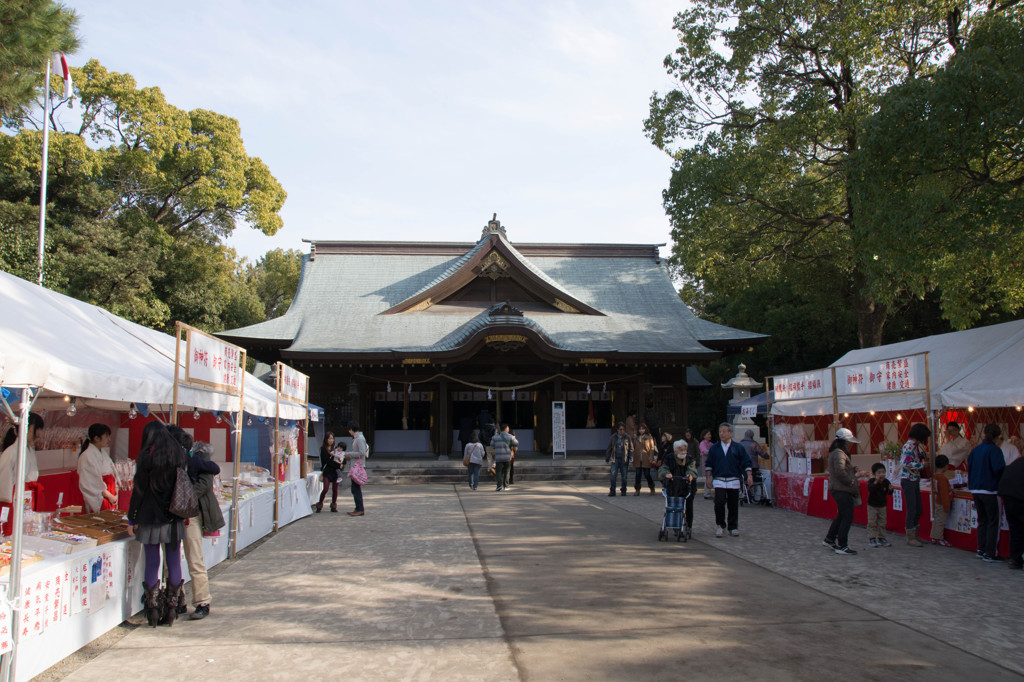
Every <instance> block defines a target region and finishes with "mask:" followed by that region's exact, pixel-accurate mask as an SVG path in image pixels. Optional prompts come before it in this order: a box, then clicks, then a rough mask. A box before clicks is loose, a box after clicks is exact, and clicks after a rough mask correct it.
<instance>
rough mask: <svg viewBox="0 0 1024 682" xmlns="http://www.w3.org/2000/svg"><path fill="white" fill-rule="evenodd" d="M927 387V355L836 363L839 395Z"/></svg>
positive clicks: (889, 391) (890, 391)
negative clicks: (857, 363) (925, 356)
mask: <svg viewBox="0 0 1024 682" xmlns="http://www.w3.org/2000/svg"><path fill="white" fill-rule="evenodd" d="M923 388H925V376H924V356H923V355H911V356H908V357H903V358H892V359H890V360H879V361H877V362H869V363H866V364H862V365H849V366H846V367H836V393H838V394H839V395H858V394H861V395H862V394H865V393H892V392H894V391H912V390H914V389H923Z"/></svg>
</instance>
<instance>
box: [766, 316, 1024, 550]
mask: <svg viewBox="0 0 1024 682" xmlns="http://www.w3.org/2000/svg"><path fill="white" fill-rule="evenodd" d="M1021 357H1024V320H1017V321H1014V322H1008V323H1005V324H998V325H992V326H989V327H981V328H978V329H971V330H966V331H962V332H953V333H950V334H940V335H936V336H930V337H925V338H921V339H914V340H911V341H905V342H902V343H897V344H890V345H887V346H880V347H877V348H866V349H859V350H855V351H851V352H850V353H847V354H846V355H844V356H843V357H841V358H839V359H838V360H837V361H836V362H835V363H833V364H832V365H831V366H830V367H828V368H825V369H822V370H812V371H808V372H803V373H799V374H793V375H787V376H780V377H773V378H772V379H773V383H774V390H775V393H774V397H775V398H776V399H774V400H773V401H772V402H771V405H770V412H771V415H770V420H771V427H772V428H771V435H772V453H773V463H774V467H773V468H774V469H775V473H774V479H775V502H776V504H777V505H778V506H780V507H784V508H788V509H792V510H795V511H800V512H802V513H807V514H811V515H815V516H822V517H823V518H830V517H832V516H834V514H835V504H834V502H832V501H831V499H829V498H828V494H827V482H826V480H827V477H826V476H825V474H824V470H825V467H824V464H825V461H826V458H827V454H828V453H827V448H828V444H829V442H830V441H831V438H832V435H833V434H834V433H835V430H836V429H837V428H838V427H839V426H843V427H846V428H849V429H850V430H851V431H853V433H854V434H855V435H856V436H857V438H858V439H859V440H860V441H861V442H860V444H859V445H856V446H855V448H854V451H853V452H854V454H853V461H854V464H855V465H857V466H859V467H860V469H861V470H864V471H867V470H869V469H870V466H871V465H872V464H873V463H875V462H883V463H884V464H885V465H886V469H887V472H888V474H889V476H890V478H891V479H892V480H893V481H894V483H898V474H897V471H896V469H897V463H896V460H897V459H898V456H899V451H900V448H901V447H902V445H903V443H904V442H905V441H906V440H907V438H908V432H909V430H910V427H911V425H912V424H914V423H925V424H927V425H928V426H929V428H931V430H932V434H933V438H932V443H931V446H932V450H931V457H932V459H934V456H935V452H936V451H937V450H938V448H940V447H941V446H943V445H944V444H945V441H946V428H945V427H946V425H947V424H949V423H951V422H955V423H957V424H959V425H960V426H961V427H962V430H963V434H964V436H965V437H966V438H967V439H968V440H969V441H970V442H971V444H972V445H973V444H976V443H977V442H979V441H980V439H981V432H982V429H983V427H984V425H985V424H987V423H996V424H999V425H1000V426H1001V428H1002V430H1003V433H1004V434H1006V435H1007V436H1011V435H1015V436H1021V435H1024V409H1022V406H1024V367H1022V365H1021V363H1020V358H1021ZM949 475H950V476H952V477H955V476H960V477H961V479H962V482H963V483H966V475H965V473H964V472H963V471H959V472H958V471H956V470H954V471H951V472H950V474H949ZM956 483H958V481H954V484H956ZM921 490H922V497H923V503H924V511H925V513H924V515H923V517H922V519H921V529H920V534H921V535H925V536H926V535H927V533H928V531H929V530H930V526H931V515H930V510H931V501H930V492H929V491H930V485H929V481H928V480H925V481H923V482H922V486H921ZM865 497H866V496H865ZM857 513H858V514H860V515H864V514H865V513H866V511H865V510H864V508H860V509H858V511H857ZM903 520H904V518H903V510H902V500H901V499H900V496H899V494H898V492H897V495H894V496H893V499H892V500H891V501H890V509H889V513H888V527H889V528H890V529H891V530H897V531H899V532H902V530H903ZM855 521H857V522H858V523H863V522H864V519H863V518H860V517H855ZM976 526H977V521H976V514H975V512H974V508H973V501H972V499H971V496H970V494H969V493H968V492H966V491H965V490H964V489H962V488H961V489H958V490H956V491H955V492H954V503H953V509H952V510H951V512H950V516H949V519H948V521H947V523H946V529H947V530H948V531H949V532H947V533H946V539H947V540H948V541H949V542H951V543H952V544H953V545H954V546H957V547H961V548H963V549H970V550H973V549H976V548H977V544H976V534H975V528H976ZM1002 528H1003V530H1005V529H1006V522H1005V519H1004V520H1003V525H1002ZM1002 535H1003V537H1001V540H1000V546H1001V548H1002V550H1005V545H1006V542H1007V539H1006V537H1005V533H1004V534H1002Z"/></svg>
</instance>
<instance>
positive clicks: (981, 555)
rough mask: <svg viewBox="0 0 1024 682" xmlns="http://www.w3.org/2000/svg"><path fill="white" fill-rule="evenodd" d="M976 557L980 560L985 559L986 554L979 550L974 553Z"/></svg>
mask: <svg viewBox="0 0 1024 682" xmlns="http://www.w3.org/2000/svg"><path fill="white" fill-rule="evenodd" d="M974 556H976V557H978V558H979V559H984V558H985V553H984V552H982V551H981V550H980V549H979V550H978V551H977V552H975V553H974Z"/></svg>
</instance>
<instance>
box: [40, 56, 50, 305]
mask: <svg viewBox="0 0 1024 682" xmlns="http://www.w3.org/2000/svg"><path fill="white" fill-rule="evenodd" d="M52 62H53V56H52V55H50V57H49V58H48V59H47V60H46V81H44V83H43V172H42V181H41V182H40V184H39V244H38V246H37V247H36V256H37V258H38V269H39V286H42V285H43V246H44V245H45V238H46V170H47V165H48V163H47V162H48V161H49V158H50V64H51V63H52Z"/></svg>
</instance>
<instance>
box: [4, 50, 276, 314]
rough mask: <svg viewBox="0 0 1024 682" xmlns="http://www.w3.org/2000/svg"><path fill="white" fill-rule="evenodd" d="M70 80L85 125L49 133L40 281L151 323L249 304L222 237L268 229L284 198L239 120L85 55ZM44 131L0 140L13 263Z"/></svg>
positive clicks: (8, 255)
mask: <svg viewBox="0 0 1024 682" xmlns="http://www.w3.org/2000/svg"><path fill="white" fill-rule="evenodd" d="M73 76H74V81H75V87H76V95H77V98H78V99H79V100H80V102H81V106H80V110H81V124H80V126H79V127H78V128H77V129H76V130H73V131H64V132H60V133H57V134H54V135H51V138H50V169H49V173H48V178H47V199H48V206H47V244H46V249H47V252H48V255H47V261H46V262H47V266H46V273H45V278H46V282H47V284H48V285H49V286H51V287H53V288H55V289H58V290H62V291H65V292H66V293H68V294H70V295H72V296H75V297H77V298H80V299H82V300H85V301H88V302H90V303H95V304H97V305H102V306H104V307H106V308H108V309H109V310H111V311H112V312H115V313H117V314H119V315H123V316H125V317H127V318H129V319H132V320H135V321H137V322H140V323H142V324H146V325H149V326H153V327H157V328H169V327H170V326H171V325H172V324H173V322H174V320H181V321H184V322H188V323H190V324H193V325H195V326H197V327H200V328H203V329H212V330H215V329H222V328H224V327H225V326H227V325H225V320H229V319H230V320H231V321H232V322H233V321H234V320H235V319H236V317H237V316H238V315H241V314H242V311H245V310H248V309H254V310H259V308H260V306H259V305H258V303H257V302H254V301H258V297H256V299H252V300H247V299H250V298H251V296H250V294H248V293H247V292H245V291H242V290H240V289H239V286H240V280H239V276H240V273H242V274H243V275H244V267H241V266H240V263H239V261H238V259H237V256H236V255H235V254H234V252H233V251H231V250H230V249H228V248H227V247H226V246H225V245H224V243H223V241H224V239H225V238H226V237H227V236H228V235H230V234H231V233H232V232H233V230H234V229H235V228H236V227H237V226H238V225H247V226H249V227H251V228H253V229H258V230H260V231H261V232H263V233H264V234H268V235H272V234H274V233H276V232H277V230H278V229H279V228H280V227H281V217H280V215H279V211H280V209H281V206H282V205H283V203H284V200H285V197H286V195H285V192H284V189H283V188H282V187H281V185H280V184H279V183H278V182H277V180H276V179H275V178H274V177H273V175H271V173H270V171H269V169H268V168H267V166H266V165H265V164H264V163H263V162H262V161H261V160H260V159H259V158H256V157H252V156H249V155H248V154H247V153H246V151H245V147H244V145H243V142H242V138H241V132H240V128H239V125H238V122H237V121H235V120H234V119H231V118H228V117H226V116H222V115H220V114H217V113H215V112H211V111H207V110H202V109H197V110H193V111H183V110H181V109H178V108H176V107H174V106H173V105H171V104H169V103H168V102H166V100H165V99H164V97H163V94H162V93H161V92H160V90H159V89H158V88H138V87H137V86H136V84H135V81H134V79H133V78H132V77H131V76H130V75H128V74H118V73H113V72H108V71H107V70H106V69H104V68H103V67H102V66H101V65H100V64H99V63H98V62H96V61H95V60H92V61H89V62H88V63H87V64H86V65H85V66H84V67H83V68H81V69H74V70H73ZM40 136H41V133H40V132H39V131H38V130H36V129H35V127H34V126H32V125H31V124H30V123H28V122H27V121H26V122H24V126H23V127H22V129H21V130H19V131H18V133H17V134H15V135H11V136H4V137H0V232H3V233H5V234H6V233H10V234H11V235H14V236H17V237H18V239H17V240H15V243H14V246H12V247H11V248H8V249H0V267H3V268H5V269H9V270H11V271H18V268H22V269H24V264H25V262H26V261H27V260H28V256H27V254H25V253H24V251H23V247H24V246H27V245H29V244H31V246H32V252H33V253H34V249H35V239H34V238H31V239H29V238H28V233H29V231H30V229H31V227H30V224H31V223H34V219H31V220H30V218H31V215H32V214H33V213H34V212H35V211H37V210H38V207H37V206H38V186H39V180H40V173H41V171H40V166H41V164H40V157H39V149H40V140H39V138H40ZM30 209H31V210H30Z"/></svg>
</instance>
